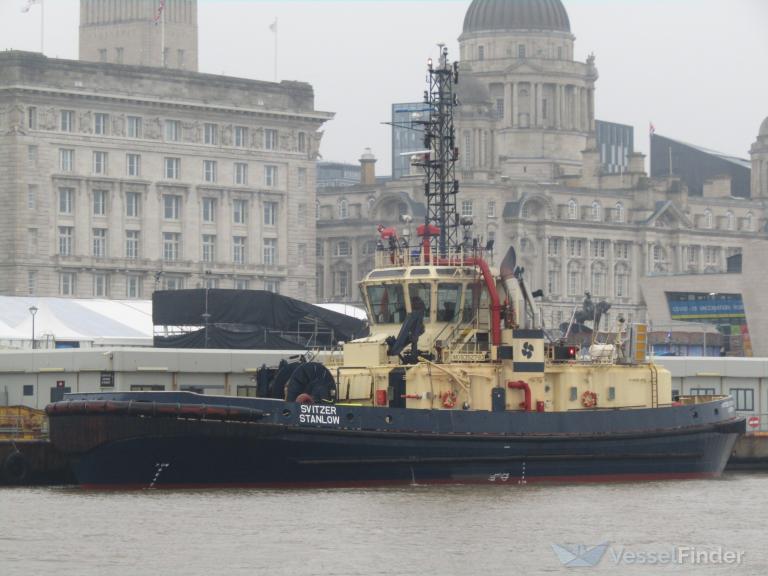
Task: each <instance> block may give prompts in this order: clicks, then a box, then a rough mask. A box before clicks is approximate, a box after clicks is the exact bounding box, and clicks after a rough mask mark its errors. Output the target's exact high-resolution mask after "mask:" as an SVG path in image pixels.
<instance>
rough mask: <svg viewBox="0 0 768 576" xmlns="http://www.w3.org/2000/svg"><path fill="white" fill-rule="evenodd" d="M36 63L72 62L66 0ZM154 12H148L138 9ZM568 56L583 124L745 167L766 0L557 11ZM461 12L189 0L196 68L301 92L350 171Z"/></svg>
mask: <svg viewBox="0 0 768 576" xmlns="http://www.w3.org/2000/svg"><path fill="white" fill-rule="evenodd" d="M44 1H45V16H46V33H45V53H46V55H48V56H52V57H56V56H57V57H61V58H77V27H78V5H79V2H78V0H44ZM147 1H148V2H154V1H156V0H147ZM563 1H564V4H565V7H566V9H567V10H568V13H569V15H570V18H571V29H572V31H573V33H574V34H575V35H576V57H577V59H579V60H581V61H583V60H584V59H585V58H586V57H587V55H589V54H590V53H591V52H594V53H595V55H596V59H597V60H596V61H597V67H598V70H599V72H600V80H599V81H598V84H597V97H596V98H597V104H596V105H597V117H598V118H599V119H603V120H609V121H614V122H623V123H627V124H631V125H633V126H635V144H636V146H637V148H638V149H639V150H641V151H643V152H647V149H648V124H649V122H650V121H653V123H654V124H655V126H656V132H657V134H661V135H664V136H669V137H672V138H677V139H680V140H684V141H687V142H691V143H695V144H698V145H701V146H705V147H708V148H712V149H715V150H719V151H722V152H726V153H728V154H732V155H735V156H741V157H745V158H748V151H749V147H750V146H751V144H752V142H754V141H755V138H756V136H757V131H758V128H759V126H760V123H761V121H762V120H763V119H764V118H765V117H766V116H768V73H767V72H766V71H767V70H768V0H563ZM24 4H25V0H0V48H2V49H9V48H13V49H20V50H32V51H39V49H40V20H39V14H40V8H39V7H33V8H32V10H31V11H30V12H29V13H28V14H22V13H21V10H20V8H21V7H22V6H23V5H24ZM469 4H470V0H432V1H417V0H386V1H385V0H382V1H366V0H345V1H343V0H335V1H330V0H313V1H310V0H281V1H279V2H268V1H261V0H239V1H238V0H199V7H200V9H199V19H200V70H201V72H211V73H216V74H222V73H223V74H228V75H233V76H243V77H247V78H257V79H262V80H272V78H273V74H274V71H273V50H274V36H273V34H272V32H270V30H269V26H270V24H271V23H272V22H273V21H274V20H275V18H277V19H278V45H279V48H278V57H279V67H278V74H279V78H280V79H288V80H303V81H306V82H310V83H311V84H312V85H313V86H314V89H315V104H316V107H317V108H318V109H320V110H325V111H329V112H335V113H336V118H335V119H334V120H333V121H331V122H329V123H328V124H326V126H325V137H324V140H323V145H322V148H321V153H322V155H323V158H324V159H326V160H335V161H343V162H356V161H357V159H358V158H359V157H360V154H361V153H362V151H363V149H364V148H365V147H371V148H372V149H373V151H374V153H375V154H376V156H377V157H378V158H379V163H378V166H377V172H378V173H379V174H387V173H389V171H390V159H389V156H390V154H391V152H390V128H389V127H388V126H386V125H384V124H383V122H386V121H387V120H388V119H389V115H390V105H391V104H392V103H393V102H408V101H414V100H416V101H418V100H419V99H420V98H421V95H422V93H423V90H424V87H425V73H424V70H425V65H426V60H427V58H428V57H430V56H434V55H435V54H436V51H437V48H436V46H435V45H436V44H437V43H438V42H445V43H446V44H447V45H448V47H449V49H450V50H451V56H452V57H454V58H458V55H459V54H458V42H457V38H458V36H459V34H460V33H461V28H462V23H463V20H464V13H465V11H466V9H467V7H468V6H469Z"/></svg>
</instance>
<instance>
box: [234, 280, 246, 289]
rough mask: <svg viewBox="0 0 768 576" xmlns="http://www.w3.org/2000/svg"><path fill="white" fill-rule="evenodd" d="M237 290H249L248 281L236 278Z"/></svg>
mask: <svg viewBox="0 0 768 576" xmlns="http://www.w3.org/2000/svg"><path fill="white" fill-rule="evenodd" d="M235 290H248V280H245V279H243V278H235Z"/></svg>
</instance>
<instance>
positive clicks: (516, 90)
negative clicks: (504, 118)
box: [512, 82, 520, 128]
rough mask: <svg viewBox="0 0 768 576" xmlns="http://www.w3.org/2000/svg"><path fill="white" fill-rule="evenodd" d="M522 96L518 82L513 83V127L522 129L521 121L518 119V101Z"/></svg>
mask: <svg viewBox="0 0 768 576" xmlns="http://www.w3.org/2000/svg"><path fill="white" fill-rule="evenodd" d="M519 94H520V87H519V86H518V84H517V82H512V127H513V128H519V127H520V119H519V117H518V100H519V99H520V98H519Z"/></svg>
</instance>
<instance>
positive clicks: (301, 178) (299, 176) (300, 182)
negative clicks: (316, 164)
mask: <svg viewBox="0 0 768 576" xmlns="http://www.w3.org/2000/svg"><path fill="white" fill-rule="evenodd" d="M296 186H297V187H298V189H299V190H305V189H306V188H307V169H306V168H299V169H298V170H297V171H296Z"/></svg>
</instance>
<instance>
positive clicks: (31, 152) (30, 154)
mask: <svg viewBox="0 0 768 576" xmlns="http://www.w3.org/2000/svg"><path fill="white" fill-rule="evenodd" d="M38 150H39V148H38V146H37V145H36V144H30V145H29V146H27V161H28V162H29V163H30V164H32V165H33V166H37V156H38V154H37V152H38Z"/></svg>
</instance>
